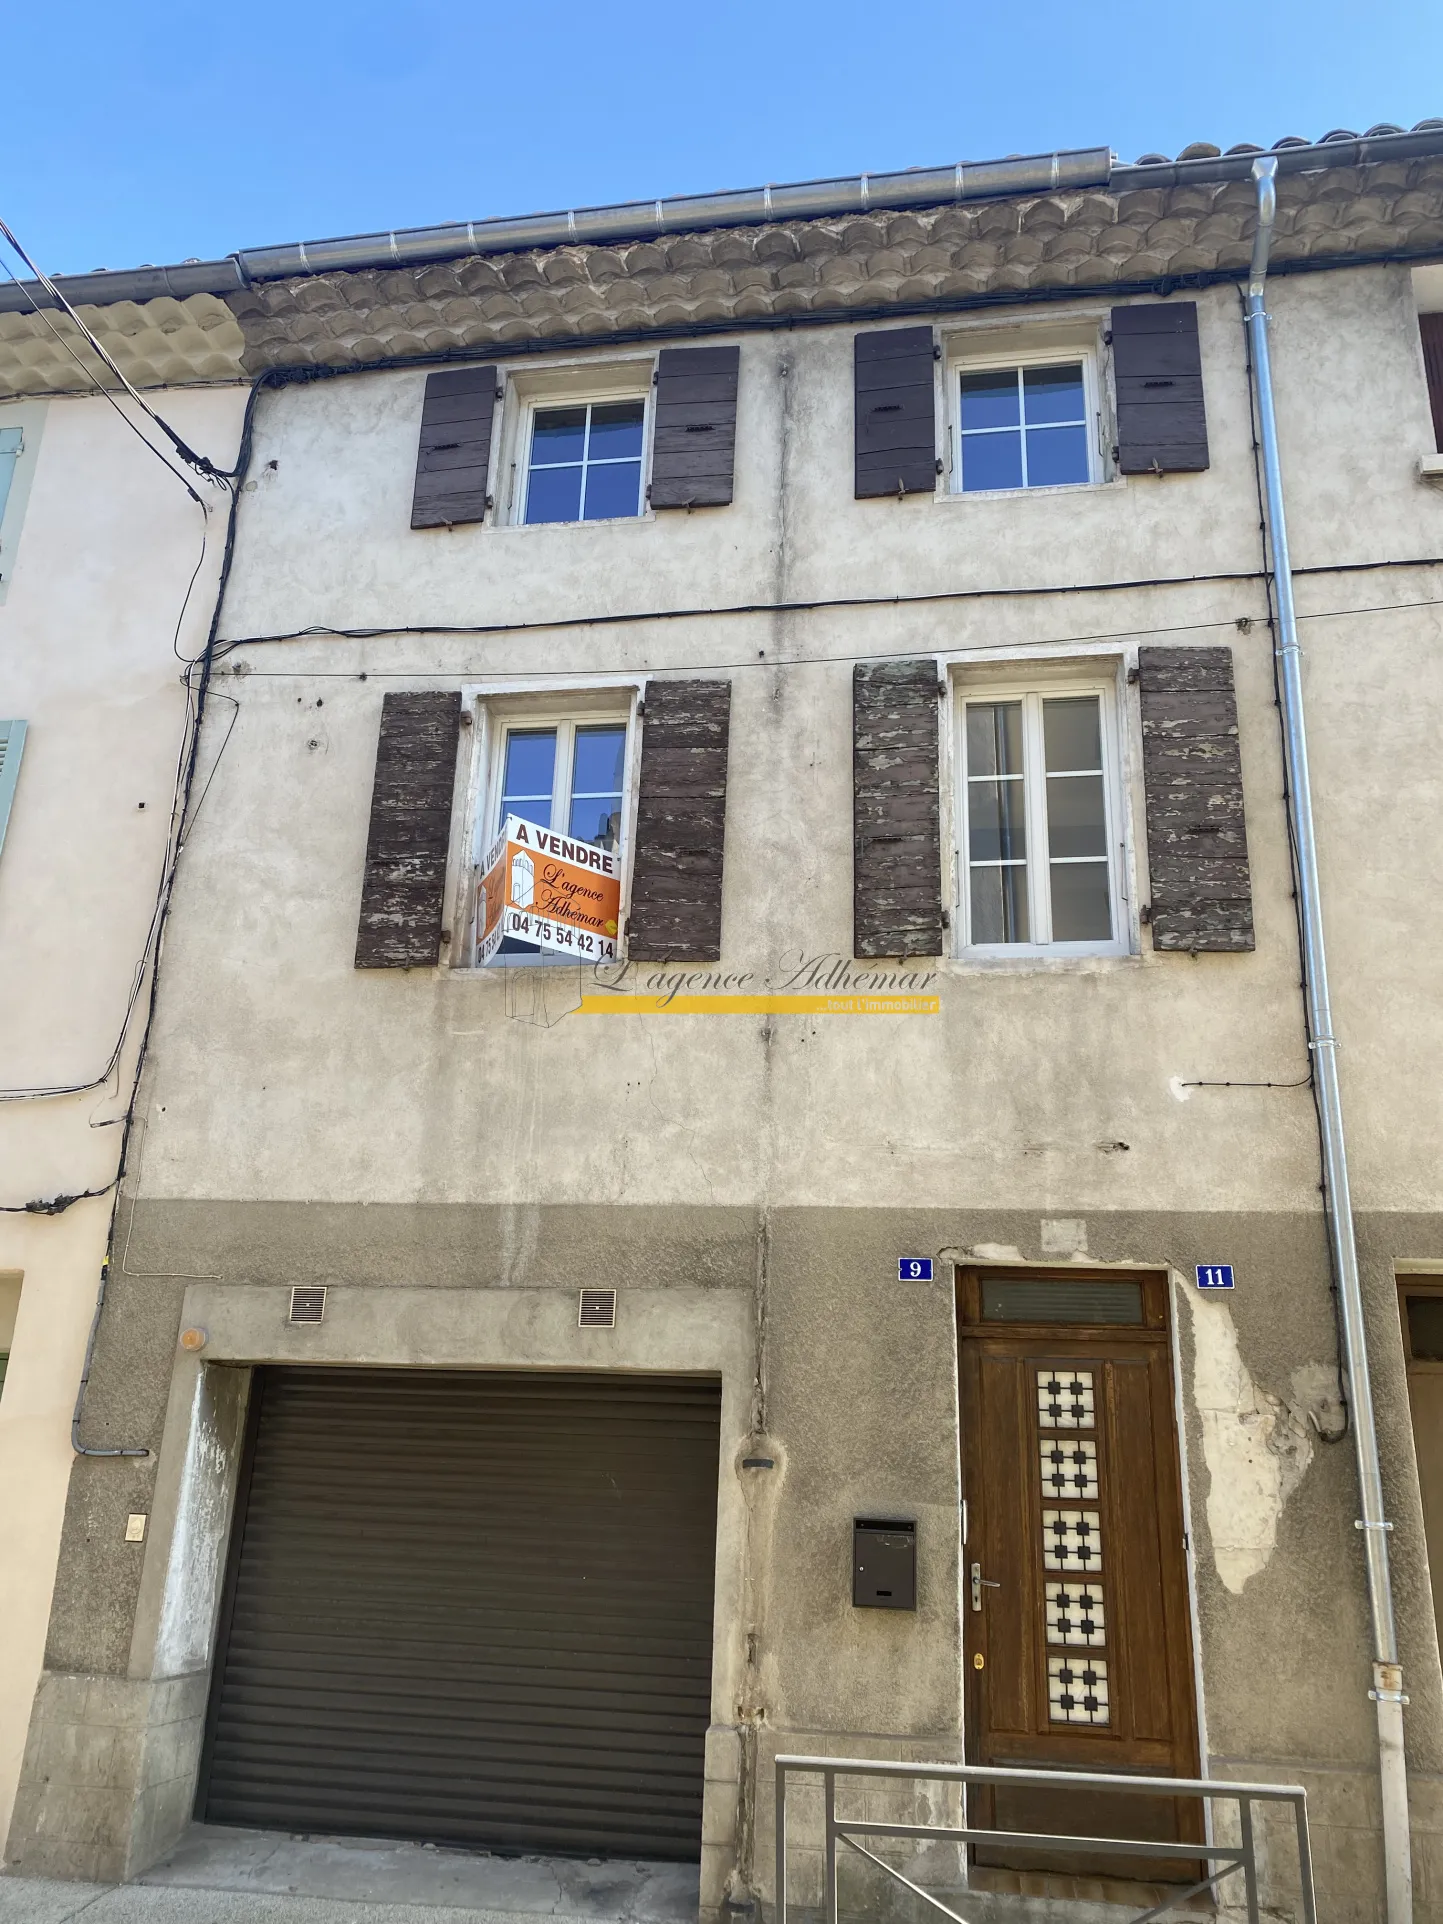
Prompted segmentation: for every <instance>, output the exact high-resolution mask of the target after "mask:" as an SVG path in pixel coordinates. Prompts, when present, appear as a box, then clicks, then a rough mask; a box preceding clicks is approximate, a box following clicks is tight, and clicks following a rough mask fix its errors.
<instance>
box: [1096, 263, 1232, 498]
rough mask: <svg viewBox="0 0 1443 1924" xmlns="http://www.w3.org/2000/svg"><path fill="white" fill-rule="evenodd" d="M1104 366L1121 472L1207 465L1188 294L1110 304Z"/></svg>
mask: <svg viewBox="0 0 1443 1924" xmlns="http://www.w3.org/2000/svg"><path fill="white" fill-rule="evenodd" d="M1112 374H1113V380H1114V382H1115V384H1116V387H1117V465H1118V468H1119V470H1120V471H1121V472H1122V473H1123V474H1194V473H1197V472H1198V471H1199V470H1200V469H1203V468H1205V467H1206V466H1207V465H1208V424H1207V413H1206V411H1205V409H1204V407H1203V384H1202V355H1201V353H1200V351H1199V348H1198V336H1197V302H1196V301H1145V302H1143V303H1142V304H1141V305H1140V306H1136V307H1115V308H1113V310H1112Z"/></svg>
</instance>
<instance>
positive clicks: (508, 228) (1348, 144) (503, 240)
mask: <svg viewBox="0 0 1443 1924" xmlns="http://www.w3.org/2000/svg"><path fill="white" fill-rule="evenodd" d="M1263 151H1272V152H1274V153H1276V155H1277V160H1278V170H1279V172H1280V173H1283V174H1299V173H1311V172H1315V171H1319V170H1321V169H1324V168H1333V167H1356V166H1361V165H1364V164H1377V163H1380V162H1386V161H1390V160H1412V159H1416V158H1419V157H1422V156H1426V155H1435V154H1443V125H1435V126H1426V125H1425V126H1421V127H1417V128H1415V129H1413V131H1412V132H1410V133H1396V134H1371V135H1363V136H1360V137H1358V138H1353V139H1337V138H1334V139H1331V140H1323V141H1318V142H1314V143H1311V144H1305V143H1301V142H1300V143H1299V144H1297V145H1296V146H1294V145H1280V146H1279V147H1277V148H1275V149H1272V150H1264V149H1262V148H1258V149H1249V150H1246V151H1244V152H1241V153H1238V152H1234V153H1230V154H1219V155H1215V156H1211V157H1206V158H1200V159H1197V160H1174V161H1165V162H1162V161H1159V162H1150V163H1147V164H1143V165H1132V166H1121V165H1118V164H1117V163H1115V162H1114V160H1113V157H1112V153H1111V150H1110V149H1109V148H1106V147H1082V148H1071V149H1062V150H1059V151H1057V152H1055V153H1051V154H1033V155H1014V156H1012V157H1010V158H1008V159H1005V160H992V161H980V162H965V163H959V164H957V165H955V166H952V167H940V168H912V169H908V170H907V171H905V172H903V173H890V174H860V175H856V176H854V177H851V178H843V179H835V180H814V181H800V182H796V183H793V184H791V185H786V186H778V187H752V188H743V189H741V190H740V191H737V192H726V193H718V194H693V195H677V196H673V197H672V198H671V199H669V200H648V201H626V202H622V203H620V204H618V205H616V206H611V207H586V208H576V209H572V210H570V211H569V212H565V213H551V214H526V215H522V216H520V217H518V218H509V217H503V218H500V219H494V220H479V221H451V222H447V223H446V224H444V225H442V226H439V227H412V228H405V229H399V230H396V231H394V232H391V233H378V234H355V235H346V236H340V237H338V238H335V239H331V240H320V241H295V242H290V243H288V244H287V245H285V246H280V247H255V248H243V249H241V250H240V251H239V252H238V253H235V254H231V255H228V256H226V258H225V259H223V260H215V261H186V262H182V263H180V264H178V265H176V266H171V267H139V268H129V269H124V270H120V271H117V272H114V273H106V272H100V273H94V274H71V275H64V276H58V277H57V278H56V282H55V284H56V286H57V287H58V288H59V289H60V292H61V293H62V294H63V295H64V297H65V299H66V300H67V301H69V302H70V303H71V304H72V305H73V306H77V307H78V306H113V305H115V304H117V303H119V302H122V301H136V302H144V301H153V300H160V299H163V298H165V297H167V296H169V297H170V298H172V299H174V300H185V299H187V298H188V297H189V296H190V295H193V294H217V295H223V294H233V293H236V292H238V291H239V290H240V289H241V288H244V287H246V286H248V285H249V284H250V283H251V282H253V281H271V280H298V279H304V278H306V277H308V276H314V275H319V274H328V273H345V272H351V271H355V270H357V269H366V268H387V267H419V266H424V265H425V264H426V263H428V262H432V261H447V260H458V259H464V258H466V257H467V256H470V255H477V254H505V253H519V252H524V251H526V250H528V249H531V248H547V247H568V246H584V245H592V244H600V243H606V242H615V241H624V240H647V239H655V238H658V237H660V236H664V235H668V234H678V233H686V232H688V231H692V232H694V231H696V230H697V229H707V228H724V227H755V226H764V225H768V224H770V223H771V222H774V221H789V220H793V221H794V220H819V219H824V218H827V217H829V216H832V217H835V216H837V215H843V214H867V213H870V212H877V211H887V212H896V211H898V210H901V209H904V208H909V207H937V206H943V205H946V204H948V203H949V202H960V201H973V200H996V199H1005V198H1009V197H1013V196H1019V195H1032V194H1049V193H1077V192H1081V191H1083V190H1085V189H1088V188H1105V189H1109V190H1111V191H1112V192H1114V193H1129V192H1137V191H1141V190H1144V189H1148V188H1159V187H1182V186H1187V185H1190V184H1192V183H1194V182H1198V183H1201V182H1205V181H1218V180H1240V179H1246V178H1247V177H1248V175H1249V174H1250V172H1251V170H1252V163H1253V159H1254V157H1255V154H1256V153H1261V152H1263ZM55 305H56V303H55V301H54V300H53V299H52V298H51V296H50V295H49V294H47V293H46V292H45V290H44V289H43V288H42V287H41V286H40V284H39V283H38V282H36V281H16V282H11V283H9V284H8V285H3V286H0V314H5V313H16V312H23V311H26V310H28V309H30V308H33V307H45V308H51V307H54V306H55Z"/></svg>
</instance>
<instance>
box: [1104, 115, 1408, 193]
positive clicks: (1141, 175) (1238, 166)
mask: <svg viewBox="0 0 1443 1924" xmlns="http://www.w3.org/2000/svg"><path fill="white" fill-rule="evenodd" d="M1259 154H1260V150H1259V149H1257V148H1251V149H1249V150H1248V151H1247V152H1246V153H1241V154H1217V155H1214V156H1211V157H1209V158H1206V159H1202V160H1168V161H1149V162H1148V163H1147V164H1146V165H1143V166H1134V167H1121V166H1120V167H1114V168H1113V170H1112V178H1111V183H1110V184H1111V187H1112V191H1113V192H1114V193H1115V194H1128V193H1135V192H1136V191H1137V190H1138V189H1139V188H1144V187H1187V186H1190V185H1191V184H1193V183H1194V182H1197V181H1213V180H1251V179H1252V178H1253V162H1254V161H1255V160H1257V159H1258V158H1259ZM1429 154H1443V121H1437V120H1435V121H1433V122H1431V123H1429V122H1428V121H1424V122H1422V123H1421V125H1419V126H1417V127H1415V128H1414V129H1413V130H1412V132H1411V133H1406V134H1360V135H1358V136H1357V137H1356V138H1355V139H1351V140H1338V139H1333V140H1320V141H1316V142H1313V143H1311V144H1304V145H1301V146H1297V147H1275V148H1274V149H1273V150H1272V152H1271V154H1270V155H1269V156H1268V158H1269V159H1271V160H1273V161H1275V162H1276V165H1277V171H1278V173H1279V174H1311V173H1316V172H1317V171H1318V170H1319V169H1320V168H1324V167H1362V166H1365V165H1368V164H1372V165H1375V166H1376V165H1377V164H1378V163H1380V162H1384V161H1389V160H1418V159H1422V158H1423V157H1425V156H1426V155H1429Z"/></svg>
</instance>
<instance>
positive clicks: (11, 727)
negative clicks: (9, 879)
mask: <svg viewBox="0 0 1443 1924" xmlns="http://www.w3.org/2000/svg"><path fill="white" fill-rule="evenodd" d="M25 726H26V725H25V723H24V722H23V721H0V848H4V846H5V827H6V824H7V823H8V822H9V820H10V804H11V803H12V802H13V801H14V799H15V784H16V783H17V782H18V781H19V779H20V757H21V755H22V754H23V753H24V752H25Z"/></svg>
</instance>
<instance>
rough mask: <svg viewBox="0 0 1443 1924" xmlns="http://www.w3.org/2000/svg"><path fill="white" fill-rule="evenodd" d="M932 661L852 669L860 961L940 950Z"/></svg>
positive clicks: (936, 704) (936, 724)
mask: <svg viewBox="0 0 1443 1924" xmlns="http://www.w3.org/2000/svg"><path fill="white" fill-rule="evenodd" d="M937 686H938V684H937V664H936V662H934V661H927V660H921V661H879V662H859V663H858V664H857V666H856V667H855V668H854V669H853V671H852V843H853V867H852V914H853V927H854V938H855V939H854V949H855V953H856V954H857V955H859V956H870V955H940V954H941V953H942V929H943V921H942V844H941V832H942V831H941V787H940V776H939V773H938V766H937V752H938V729H939V726H940V723H939V719H938V708H939V702H938V698H937Z"/></svg>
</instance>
